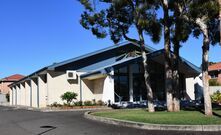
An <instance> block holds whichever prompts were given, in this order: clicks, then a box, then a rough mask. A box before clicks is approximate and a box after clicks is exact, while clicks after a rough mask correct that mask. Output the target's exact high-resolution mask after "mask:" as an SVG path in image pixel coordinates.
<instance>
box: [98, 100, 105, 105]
mask: <svg viewBox="0 0 221 135" xmlns="http://www.w3.org/2000/svg"><path fill="white" fill-rule="evenodd" d="M96 104H97V105H99V106H104V105H105V103H104V102H103V101H102V100H98V101H97V103H96Z"/></svg>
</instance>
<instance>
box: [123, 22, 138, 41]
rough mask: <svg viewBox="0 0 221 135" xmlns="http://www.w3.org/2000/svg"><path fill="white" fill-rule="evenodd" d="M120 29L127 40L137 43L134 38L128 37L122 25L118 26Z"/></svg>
mask: <svg viewBox="0 0 221 135" xmlns="http://www.w3.org/2000/svg"><path fill="white" fill-rule="evenodd" d="M120 28H121V30H122V33H123V37H124V38H125V39H126V40H127V41H130V42H135V43H137V44H139V43H140V42H139V41H138V40H136V39H133V38H129V37H128V36H127V34H126V32H125V30H124V28H123V27H122V26H120Z"/></svg>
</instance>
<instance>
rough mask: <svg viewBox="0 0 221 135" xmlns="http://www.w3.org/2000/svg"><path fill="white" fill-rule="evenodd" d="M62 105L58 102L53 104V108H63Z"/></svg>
mask: <svg viewBox="0 0 221 135" xmlns="http://www.w3.org/2000/svg"><path fill="white" fill-rule="evenodd" d="M61 106H62V105H61V104H58V103H57V102H54V103H53V104H51V107H61Z"/></svg>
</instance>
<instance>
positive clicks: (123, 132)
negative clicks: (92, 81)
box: [0, 106, 220, 135]
mask: <svg viewBox="0 0 221 135" xmlns="http://www.w3.org/2000/svg"><path fill="white" fill-rule="evenodd" d="M83 114H84V111H76V112H50V113H44V112H36V111H28V110H22V109H15V108H9V107H2V106H0V135H209V134H211V135H220V132H219V133H218V132H174V131H147V130H139V129H133V128H126V127H119V126H114V125H108V124H103V123H100V122H95V121H91V120H87V119H85V118H84V117H83Z"/></svg>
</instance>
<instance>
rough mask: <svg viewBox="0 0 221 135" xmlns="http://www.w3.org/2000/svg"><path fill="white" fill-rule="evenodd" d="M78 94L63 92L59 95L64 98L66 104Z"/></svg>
mask: <svg viewBox="0 0 221 135" xmlns="http://www.w3.org/2000/svg"><path fill="white" fill-rule="evenodd" d="M77 96H78V94H77V93H74V92H65V93H64V94H63V95H61V99H62V100H65V101H66V102H67V104H68V105H70V103H71V102H72V101H73V100H74V99H77Z"/></svg>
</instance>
